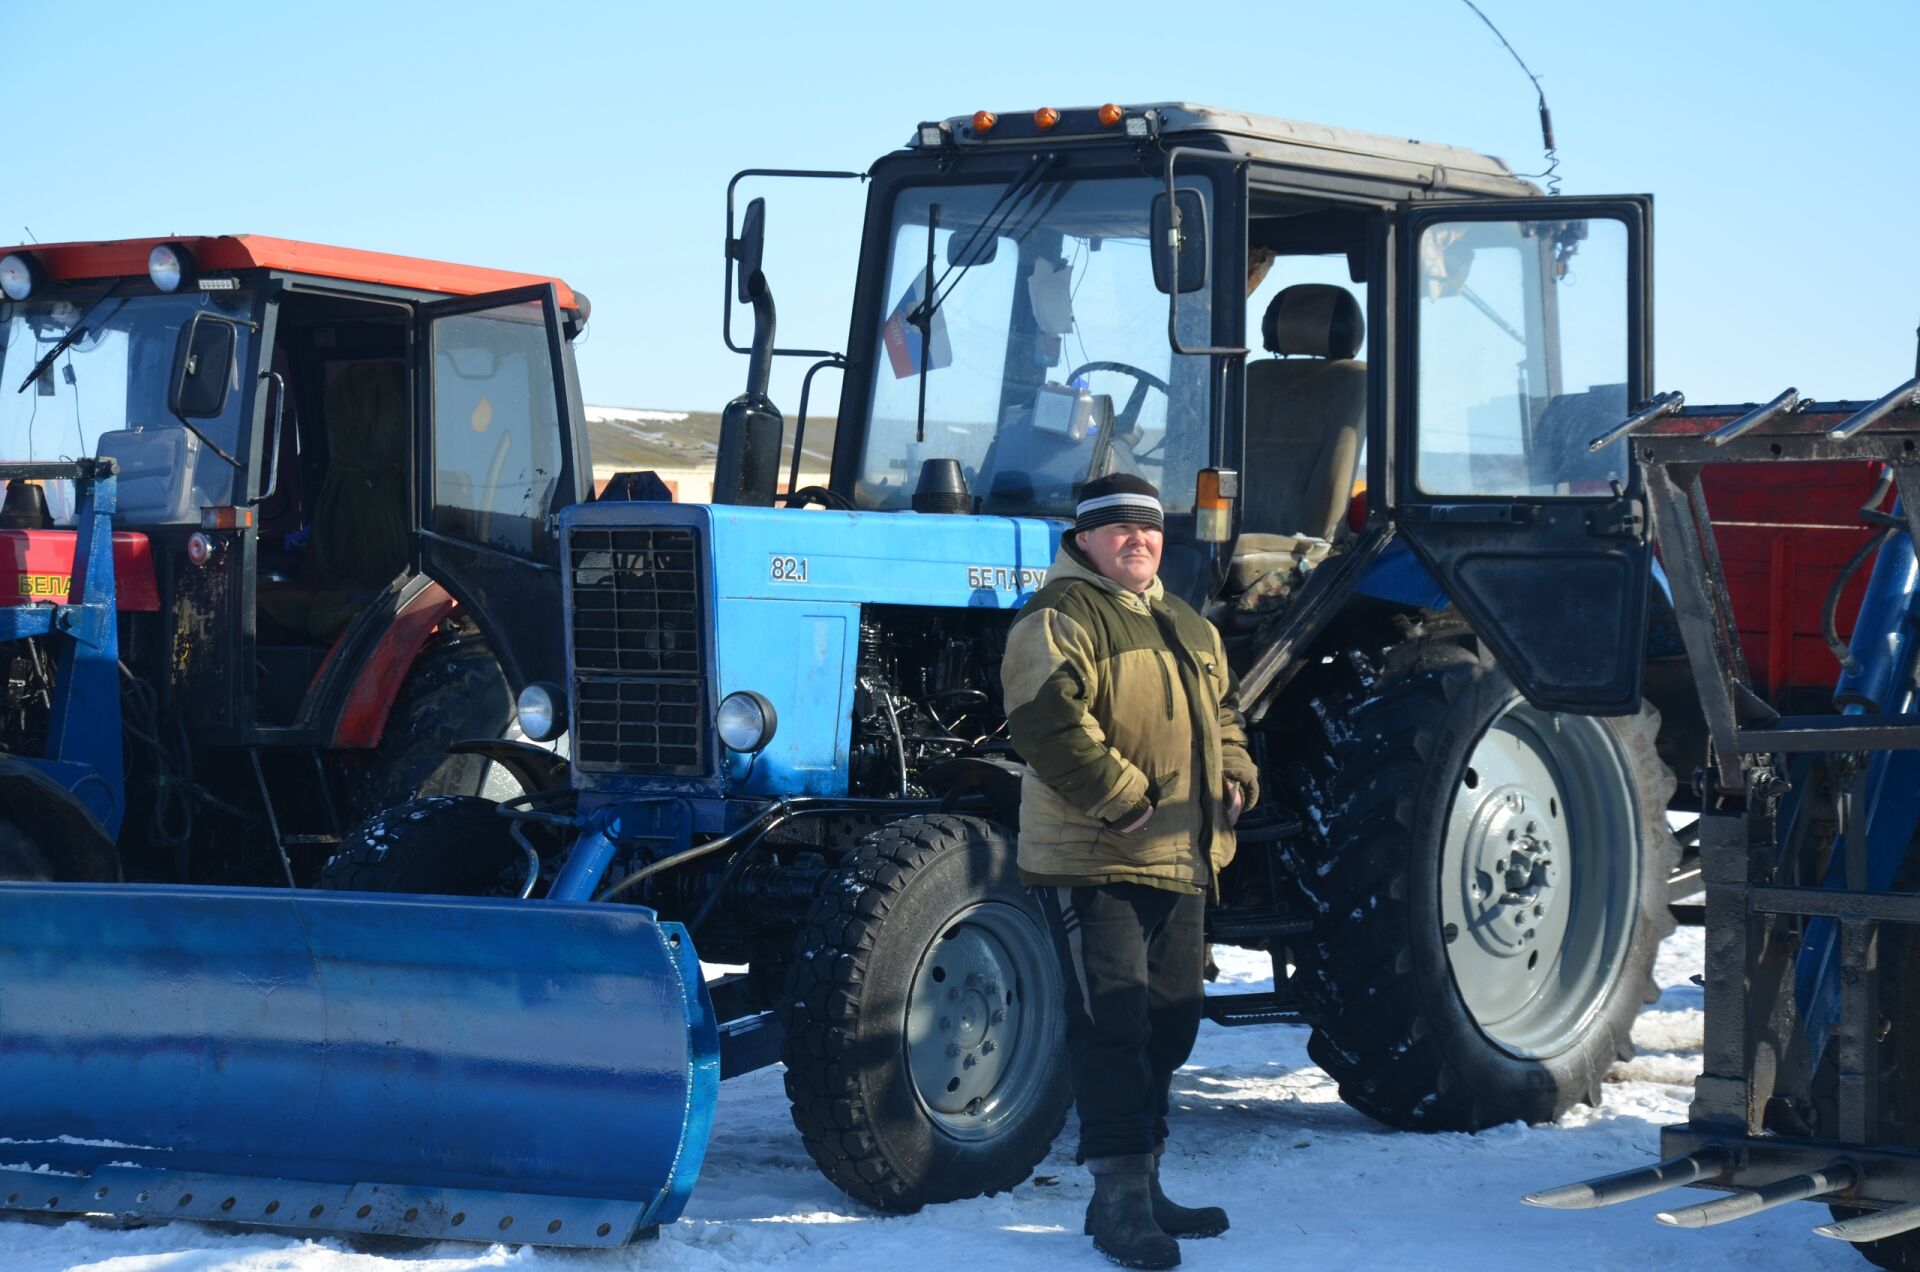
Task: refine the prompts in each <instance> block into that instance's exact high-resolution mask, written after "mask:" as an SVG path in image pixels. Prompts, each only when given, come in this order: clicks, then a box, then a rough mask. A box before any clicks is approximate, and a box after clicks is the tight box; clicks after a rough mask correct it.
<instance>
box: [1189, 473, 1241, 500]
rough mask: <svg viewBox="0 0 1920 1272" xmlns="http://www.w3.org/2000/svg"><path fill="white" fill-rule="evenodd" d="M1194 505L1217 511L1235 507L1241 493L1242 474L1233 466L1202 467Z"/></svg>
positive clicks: (1197, 482) (1196, 484) (1196, 482)
mask: <svg viewBox="0 0 1920 1272" xmlns="http://www.w3.org/2000/svg"><path fill="white" fill-rule="evenodd" d="M1194 484H1195V487H1196V489H1195V490H1194V492H1193V494H1194V500H1193V502H1194V506H1195V507H1198V508H1205V509H1208V510H1209V511H1217V510H1218V509H1221V508H1231V507H1233V498H1234V496H1235V495H1237V494H1239V493H1240V474H1239V473H1237V472H1235V471H1234V470H1233V469H1231V468H1202V469H1201V470H1200V473H1199V476H1198V479H1197V480H1196V481H1195V483H1194Z"/></svg>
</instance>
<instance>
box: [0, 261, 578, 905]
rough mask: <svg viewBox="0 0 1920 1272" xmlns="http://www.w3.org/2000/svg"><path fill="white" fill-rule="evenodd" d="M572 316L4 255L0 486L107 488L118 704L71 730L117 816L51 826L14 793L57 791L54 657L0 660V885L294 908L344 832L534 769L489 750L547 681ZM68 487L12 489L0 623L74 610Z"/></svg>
mask: <svg viewBox="0 0 1920 1272" xmlns="http://www.w3.org/2000/svg"><path fill="white" fill-rule="evenodd" d="M587 312H588V307H587V302H586V299H585V298H584V297H582V296H580V295H578V294H577V293H575V292H574V291H573V290H572V289H571V288H569V287H568V286H567V285H566V284H565V283H564V282H561V281H559V280H558V279H552V278H544V277H538V276H534V275H528V274H516V273H508V272H505V271H501V270H492V269H478V268H473V267H469V266H461V265H449V264H443V263H440V262H436V261H427V260H416V259H413V258H409V257H401V256H389V255H383V254H379V253H373V252H362V251H354V250H349V249H343V248H333V247H322V246H317V245H314V244H309V243H296V242H290V241H287V240H284V239H274V238H261V237H256V236H252V235H234V236H220V237H205V238H176V239H167V240H160V239H132V240H124V241H118V242H109V243H66V244H51V245H35V246H30V247H21V248H14V249H0V381H3V382H4V383H0V461H3V462H9V463H12V464H15V465H19V464H30V463H43V464H44V463H46V462H48V461H59V460H77V459H86V458H88V457H98V458H100V459H103V460H107V459H110V460H112V461H113V466H112V467H113V468H114V469H115V470H117V473H118V511H117V513H116V514H115V516H114V518H113V524H114V527H115V530H116V534H115V551H114V557H115V565H116V566H117V568H116V569H115V571H114V573H115V575H116V581H117V584H118V587H117V606H118V610H119V622H118V631H117V638H118V645H119V655H118V656H119V668H120V671H119V681H120V687H119V695H118V697H119V701H118V703H117V704H115V703H114V702H112V701H111V700H110V695H107V698H108V700H106V701H99V702H94V703H92V704H91V705H90V714H91V716H92V719H93V727H95V728H98V729H102V730H105V731H108V732H109V733H111V732H112V731H115V730H118V731H119V732H120V733H121V734H122V736H123V741H124V757H125V759H124V774H123V776H124V779H125V787H124V798H123V803H122V802H121V801H119V800H118V799H117V798H116V796H117V795H118V793H117V792H115V793H112V794H107V793H103V792H101V791H98V790H93V791H86V790H81V789H79V786H78V784H76V785H75V786H74V787H73V788H72V789H68V790H65V791H56V792H54V794H53V795H52V796H49V793H48V786H47V784H46V782H45V781H44V780H43V779H44V776H45V773H46V772H48V771H49V767H48V765H47V764H45V763H41V764H38V765H37V766H29V765H26V764H24V763H23V762H22V761H23V760H24V759H35V760H40V761H45V760H48V759H52V760H54V761H56V763H55V765H54V766H53V768H52V770H51V771H55V772H58V771H62V770H60V769H59V768H58V764H57V761H58V759H59V757H58V756H49V755H48V751H47V747H48V737H49V711H50V708H51V705H52V704H53V703H54V701H55V698H56V694H55V685H54V683H53V681H54V679H55V677H56V676H57V674H58V673H57V670H56V663H57V660H56V658H55V657H54V656H53V654H54V651H53V650H52V649H50V648H49V647H48V642H49V641H56V642H57V641H58V639H59V638H60V633H59V632H58V631H57V630H56V631H54V632H52V633H50V634H49V635H48V636H46V637H43V638H36V639H22V640H18V641H14V642H11V643H8V644H5V645H0V673H4V680H3V681H0V875H8V876H11V877H28V878H33V877H39V878H50V879H63V878H67V879H79V878H98V877H101V876H102V875H103V874H105V875H106V876H107V877H113V876H119V877H126V878H131V879H148V880H156V881H174V882H223V883H266V884H272V883H282V884H292V883H296V882H298V883H301V884H305V883H307V882H310V881H311V879H312V878H313V877H314V876H315V875H316V874H317V872H318V869H319V866H320V864H321V862H322V861H323V860H324V859H325V856H326V855H327V852H328V851H329V848H330V846H331V845H332V844H333V843H335V842H337V840H338V839H339V837H340V836H341V835H342V834H343V833H344V832H346V831H348V830H351V829H352V828H353V827H354V826H355V825H356V824H358V823H359V822H360V821H361V820H362V819H363V818H364V817H365V816H366V815H367V814H368V813H370V812H372V811H374V810H376V809H379V808H383V807H387V806H389V805H391V804H393V803H395V802H397V801H399V800H402V799H405V798H407V797H408V796H410V795H411V794H413V793H416V792H427V793H473V792H475V791H476V790H477V789H478V788H479V787H480V785H481V784H482V781H483V779H484V777H485V774H486V772H487V770H488V766H489V763H490V762H496V761H497V762H503V763H505V764H506V765H508V766H509V767H511V766H512V765H514V764H518V763H536V764H537V763H539V762H540V759H541V757H540V756H539V755H535V754H531V750H532V749H531V748H524V747H523V746H516V744H514V743H512V742H508V741H505V740H504V735H506V734H507V733H508V732H509V729H510V726H511V722H512V719H513V693H514V692H516V691H517V690H518V688H519V687H520V686H521V685H522V684H524V683H525V682H526V681H527V680H529V679H535V678H539V677H540V676H542V675H547V676H555V675H557V671H558V668H559V667H560V666H561V658H560V627H559V623H558V621H557V619H556V618H555V615H557V614H558V612H559V610H558V606H559V591H560V585H559V575H558V574H557V572H556V570H555V566H554V541H553V531H552V527H551V525H550V522H549V518H550V517H551V516H552V514H553V513H554V512H556V511H557V510H558V509H559V508H561V507H562V506H564V505H566V504H569V503H573V502H576V501H577V500H579V499H581V498H582V497H583V496H585V495H586V494H587V491H588V489H589V486H590V480H591V467H590V465H589V463H588V460H587V452H586V439H585V436H584V426H583V423H582V420H583V416H582V413H581V411H580V406H579V403H580V397H579V387H578V381H577V377H576V375H575V371H574V361H573V350H572V344H571V342H572V339H573V338H574V336H575V335H577V334H578V332H579V330H580V329H581V328H582V326H583V325H584V324H585V322H586V319H587ZM74 485H75V483H73V482H69V481H60V480H50V481H40V482H35V481H29V480H26V479H20V480H15V481H13V482H11V483H9V488H8V490H7V493H6V499H5V504H4V510H3V511H0V605H33V604H52V605H55V606H58V605H61V604H62V603H64V602H65V601H66V600H67V599H68V593H69V591H70V590H76V589H74V574H75V566H74V550H75V539H76V531H75V520H76V516H77V515H78V513H79V511H80V510H79V509H78V508H77V507H76V496H75V491H74ZM78 599H79V598H78V597H77V596H76V597H75V598H74V600H75V602H76V604H77V603H78ZM521 627H524V628H525V632H524V634H523V633H521V632H520V631H519V628H521ZM56 628H57V625H56ZM503 631H510V632H511V633H512V635H513V639H511V640H509V639H505V638H504V637H503V636H501V635H500V633H502V632H503ZM490 633H491V634H494V636H495V638H494V639H493V640H489V639H488V635H489V634H490ZM543 656H546V657H548V658H549V659H550V661H551V663H552V668H543V667H538V666H533V665H531V663H534V662H538V661H539V660H540V659H541V658H542V657H543ZM523 664H528V665H523ZM116 705H117V707H118V711H119V719H118V722H117V723H115V722H114V718H113V710H112V709H113V708H114V707H115V706H116ZM59 736H61V735H60V733H59V732H58V731H55V737H56V739H57V738H58V737H59ZM469 739H473V740H475V741H472V742H466V743H465V744H464V745H456V744H461V743H463V741H464V740H469ZM450 746H452V747H453V753H451V754H450V753H449V747H450ZM72 767H73V771H75V772H76V773H77V772H78V771H79V766H72ZM29 768H35V769H36V771H37V775H36V774H30V773H28V772H27V770H28V769H29ZM95 780H96V782H97V779H95ZM78 781H79V779H76V783H78ZM109 784H111V783H109ZM62 795H64V796H65V797H67V798H68V799H70V800H71V801H72V803H73V804H74V805H75V807H77V808H81V809H83V810H84V815H83V816H78V817H76V816H74V815H73V814H74V812H75V808H63V807H59V803H60V797H61V796H62ZM50 802H51V805H52V807H51V808H50ZM117 803H118V804H120V806H116V804H117ZM76 827H79V828H82V833H79V834H77V835H76V833H75V828H76ZM103 863H105V864H104V865H103Z"/></svg>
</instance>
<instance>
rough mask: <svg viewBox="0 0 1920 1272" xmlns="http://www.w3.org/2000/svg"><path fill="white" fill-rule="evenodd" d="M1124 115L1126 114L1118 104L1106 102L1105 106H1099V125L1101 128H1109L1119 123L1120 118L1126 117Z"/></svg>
mask: <svg viewBox="0 0 1920 1272" xmlns="http://www.w3.org/2000/svg"><path fill="white" fill-rule="evenodd" d="M1126 115H1127V112H1126V111H1124V110H1121V109H1120V108H1119V107H1118V106H1116V105H1114V104H1113V103H1112V102H1108V103H1107V104H1106V105H1105V106H1102V107H1101V108H1100V126H1101V127H1102V128H1111V127H1113V126H1114V125H1115V124H1117V123H1119V122H1120V121H1121V120H1122V119H1124V118H1126Z"/></svg>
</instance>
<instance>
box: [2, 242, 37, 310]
mask: <svg viewBox="0 0 1920 1272" xmlns="http://www.w3.org/2000/svg"><path fill="white" fill-rule="evenodd" d="M39 282H40V267H39V264H38V262H36V261H35V260H34V259H33V257H31V256H29V255H28V254H27V253H25V252H12V253H9V254H8V255H6V256H0V296H5V297H6V298H7V299H8V300H25V299H26V298H27V297H29V296H31V295H33V289H34V287H35V286H37V285H38V284H39Z"/></svg>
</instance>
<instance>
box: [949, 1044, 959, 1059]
mask: <svg viewBox="0 0 1920 1272" xmlns="http://www.w3.org/2000/svg"><path fill="white" fill-rule="evenodd" d="M947 1054H948V1055H950V1056H957V1055H959V1054H960V1044H959V1043H957V1042H950V1043H948V1044H947Z"/></svg>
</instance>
